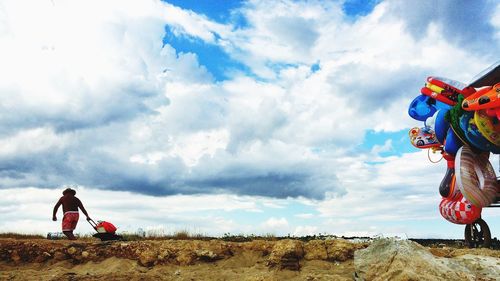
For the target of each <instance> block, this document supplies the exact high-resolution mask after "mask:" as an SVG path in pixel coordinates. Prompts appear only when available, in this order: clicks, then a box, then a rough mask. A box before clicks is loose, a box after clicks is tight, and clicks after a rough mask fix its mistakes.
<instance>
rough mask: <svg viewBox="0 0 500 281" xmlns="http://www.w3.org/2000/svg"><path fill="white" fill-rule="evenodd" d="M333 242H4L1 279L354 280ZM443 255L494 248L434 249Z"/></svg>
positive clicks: (345, 251) (347, 255)
mask: <svg viewBox="0 0 500 281" xmlns="http://www.w3.org/2000/svg"><path fill="white" fill-rule="evenodd" d="M366 246H367V243H364V244H363V243H361V244H360V243H350V242H347V241H345V240H338V241H337V240H335V241H310V242H300V241H294V240H286V241H252V242H239V243H237V242H224V241H219V240H215V241H214V240H212V241H191V240H184V241H177V240H166V241H135V242H114V243H101V242H98V241H78V242H76V243H71V242H69V241H50V240H43V239H39V240H14V239H0V280H127V281H132V280H241V281H244V280H309V281H312V280H353V273H354V262H353V253H354V251H356V250H357V249H362V248H366ZM430 250H431V253H433V255H435V256H440V257H454V256H457V255H466V254H474V255H485V256H493V257H497V258H500V251H498V250H489V249H472V250H469V249H455V248H448V247H444V248H431V249H430Z"/></svg>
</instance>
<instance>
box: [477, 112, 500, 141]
mask: <svg viewBox="0 0 500 281" xmlns="http://www.w3.org/2000/svg"><path fill="white" fill-rule="evenodd" d="M474 122H475V123H476V126H477V128H478V129H479V132H481V134H482V135H483V136H484V137H485V138H486V139H487V140H488V141H490V142H491V143H493V144H494V145H496V146H500V122H498V120H495V119H494V118H491V117H490V116H488V115H487V114H486V112H485V110H478V111H476V112H475V113H474Z"/></svg>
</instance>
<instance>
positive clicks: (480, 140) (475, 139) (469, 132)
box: [460, 112, 500, 154]
mask: <svg viewBox="0 0 500 281" xmlns="http://www.w3.org/2000/svg"><path fill="white" fill-rule="evenodd" d="M473 117H474V112H466V113H464V114H463V115H462V116H461V117H460V128H462V130H463V131H464V133H465V137H466V138H467V140H468V141H469V142H470V144H472V145H473V146H475V147H476V148H478V149H480V150H483V151H489V152H492V153H495V154H499V153H500V147H498V146H496V145H494V144H493V143H491V142H489V141H488V140H487V139H486V138H485V137H483V135H481V132H480V131H479V130H478V128H477V126H476V123H475V121H474V118H473Z"/></svg>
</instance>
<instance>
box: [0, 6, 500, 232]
mask: <svg viewBox="0 0 500 281" xmlns="http://www.w3.org/2000/svg"><path fill="white" fill-rule="evenodd" d="M498 13H500V4H498V2H497V1H492V0H490V1H488V0H485V1H465V0H462V1H452V0H438V1H431V0H422V1H396V0H386V1H378V0H367V1H361V0H352V1H351V0H346V1H343V0H338V1H320V0H310V1H289V0H279V1H278V0H276V1H264V0H249V1H222V0H217V1H215V0H214V1H194V0H193V1H184V0H182V1H181V0H175V1H174V0H172V1H168V0H167V1H158V0H142V1H131V0H120V1H118V0H110V1H96V0H89V1H79V2H75V1H61V0H43V1H42V0H40V1H16V0H1V1H0V75H1V79H0V232H6V231H15V232H22V233H41V234H45V233H47V232H55V231H60V219H61V217H62V214H61V213H59V216H58V218H59V221H58V222H52V221H51V215H52V208H53V206H54V204H55V203H56V202H57V200H58V199H59V197H60V196H61V191H62V190H63V189H65V188H66V187H72V188H74V189H76V191H77V197H79V198H80V199H81V200H82V202H83V204H84V205H85V207H86V209H87V210H88V211H89V214H90V216H91V217H92V218H94V219H96V220H97V219H99V220H107V221H110V222H112V223H114V224H115V225H116V226H118V228H119V231H128V232H134V231H136V230H137V229H138V228H142V229H144V230H146V231H149V232H150V233H165V234H169V233H174V232H176V231H184V230H187V231H189V232H192V233H199V234H205V235H214V236H221V235H224V234H226V233H231V234H245V235H248V234H257V235H264V234H273V235H295V236H300V235H310V234H319V233H321V234H332V235H338V236H341V235H345V236H380V235H382V236H396V235H397V236H400V237H416V238H460V237H462V235H463V226H462V225H454V224H451V223H449V222H447V221H446V220H444V219H443V218H442V217H441V216H440V214H439V211H438V204H439V202H440V200H441V197H440V195H439V192H438V186H439V183H440V182H441V179H442V178H443V176H444V174H445V171H446V163H445V162H444V161H441V162H440V163H438V164H432V163H430V162H429V160H428V156H427V153H428V152H427V151H426V150H417V149H415V148H413V147H412V146H411V145H410V143H409V140H408V137H407V135H408V130H409V129H410V128H412V127H415V126H422V125H423V124H422V122H419V121H416V120H413V119H411V118H410V117H409V116H408V114H407V110H408V105H409V103H410V102H411V101H412V100H413V98H415V97H416V96H417V95H419V94H420V93H419V89H420V88H421V87H422V85H423V84H424V82H425V79H426V77H427V76H431V75H438V76H444V77H448V78H451V79H454V80H458V81H461V82H464V83H468V82H470V81H472V79H473V77H474V76H475V75H476V74H477V73H479V72H480V71H481V70H483V69H484V68H486V67H488V66H489V65H491V64H493V63H494V62H496V61H498V56H497V55H495V54H498V53H499V51H500V45H499V43H500V20H499V18H498V17H494V15H495V14H498ZM435 157H437V155H436V156H435ZM491 160H492V163H493V164H494V166H495V169H496V171H498V155H495V156H491ZM482 217H483V219H485V220H486V221H487V222H488V223H489V225H490V228H491V231H492V235H493V236H498V235H499V234H500V229H498V226H499V225H500V212H498V211H496V212H495V210H492V209H491V208H489V209H488V208H485V209H484V210H483V215H482ZM77 232H78V233H82V234H85V233H91V232H92V228H91V227H90V225H87V224H86V223H85V222H84V220H81V221H80V223H79V226H78V228H77Z"/></svg>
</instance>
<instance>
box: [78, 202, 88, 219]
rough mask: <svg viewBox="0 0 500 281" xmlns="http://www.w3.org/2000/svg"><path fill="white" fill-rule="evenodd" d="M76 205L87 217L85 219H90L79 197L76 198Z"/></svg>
mask: <svg viewBox="0 0 500 281" xmlns="http://www.w3.org/2000/svg"><path fill="white" fill-rule="evenodd" d="M77 200H78V207H79V208H80V210H82V213H83V214H84V215H85V216H86V217H87V220H90V217H89V214H87V210H85V207H83V204H82V201H80V199H78V198H77Z"/></svg>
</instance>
